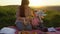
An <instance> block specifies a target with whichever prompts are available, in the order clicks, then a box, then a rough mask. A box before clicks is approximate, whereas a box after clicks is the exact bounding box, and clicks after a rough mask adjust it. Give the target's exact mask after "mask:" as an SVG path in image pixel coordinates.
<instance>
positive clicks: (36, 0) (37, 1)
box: [29, 0, 43, 6]
mask: <svg viewBox="0 0 60 34" xmlns="http://www.w3.org/2000/svg"><path fill="white" fill-rule="evenodd" d="M29 1H30V4H29V6H42V5H43V1H42V0H29Z"/></svg>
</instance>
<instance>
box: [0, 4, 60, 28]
mask: <svg viewBox="0 0 60 34" xmlns="http://www.w3.org/2000/svg"><path fill="white" fill-rule="evenodd" d="M17 8H18V5H9V6H0V28H1V27H5V26H11V25H15V20H16V17H15V14H16V11H17ZM34 9H35V8H34ZM38 9H45V10H46V11H47V12H46V14H47V16H45V18H44V19H43V20H44V25H45V26H47V27H51V26H54V27H57V26H60V6H47V7H41V8H38ZM57 24H58V25H57Z"/></svg>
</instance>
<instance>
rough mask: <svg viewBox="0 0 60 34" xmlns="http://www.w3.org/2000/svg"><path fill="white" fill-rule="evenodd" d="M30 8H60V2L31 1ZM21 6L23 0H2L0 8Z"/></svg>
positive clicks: (54, 0) (49, 0)
mask: <svg viewBox="0 0 60 34" xmlns="http://www.w3.org/2000/svg"><path fill="white" fill-rule="evenodd" d="M29 1H30V4H29V6H60V0H29ZM5 5H21V0H0V6H5Z"/></svg>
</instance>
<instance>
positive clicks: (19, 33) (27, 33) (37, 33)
mask: <svg viewBox="0 0 60 34" xmlns="http://www.w3.org/2000/svg"><path fill="white" fill-rule="evenodd" d="M10 28H15V27H10ZM10 28H9V29H10ZM4 29H6V28H3V29H2V30H4ZM9 29H8V30H9ZM15 29H16V28H15ZM56 29H57V31H55V32H42V31H41V30H31V31H19V30H18V29H16V30H15V31H14V29H13V31H14V33H15V34H60V31H58V29H59V28H56ZM6 31H7V30H5V32H6ZM9 31H11V32H12V30H11V29H10V30H9ZM9 31H7V34H9ZM11 32H10V34H12V33H11Z"/></svg>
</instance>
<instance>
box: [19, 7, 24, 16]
mask: <svg viewBox="0 0 60 34" xmlns="http://www.w3.org/2000/svg"><path fill="white" fill-rule="evenodd" d="M19 9H20V10H19V12H20V17H25V7H24V6H20V7H19Z"/></svg>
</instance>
